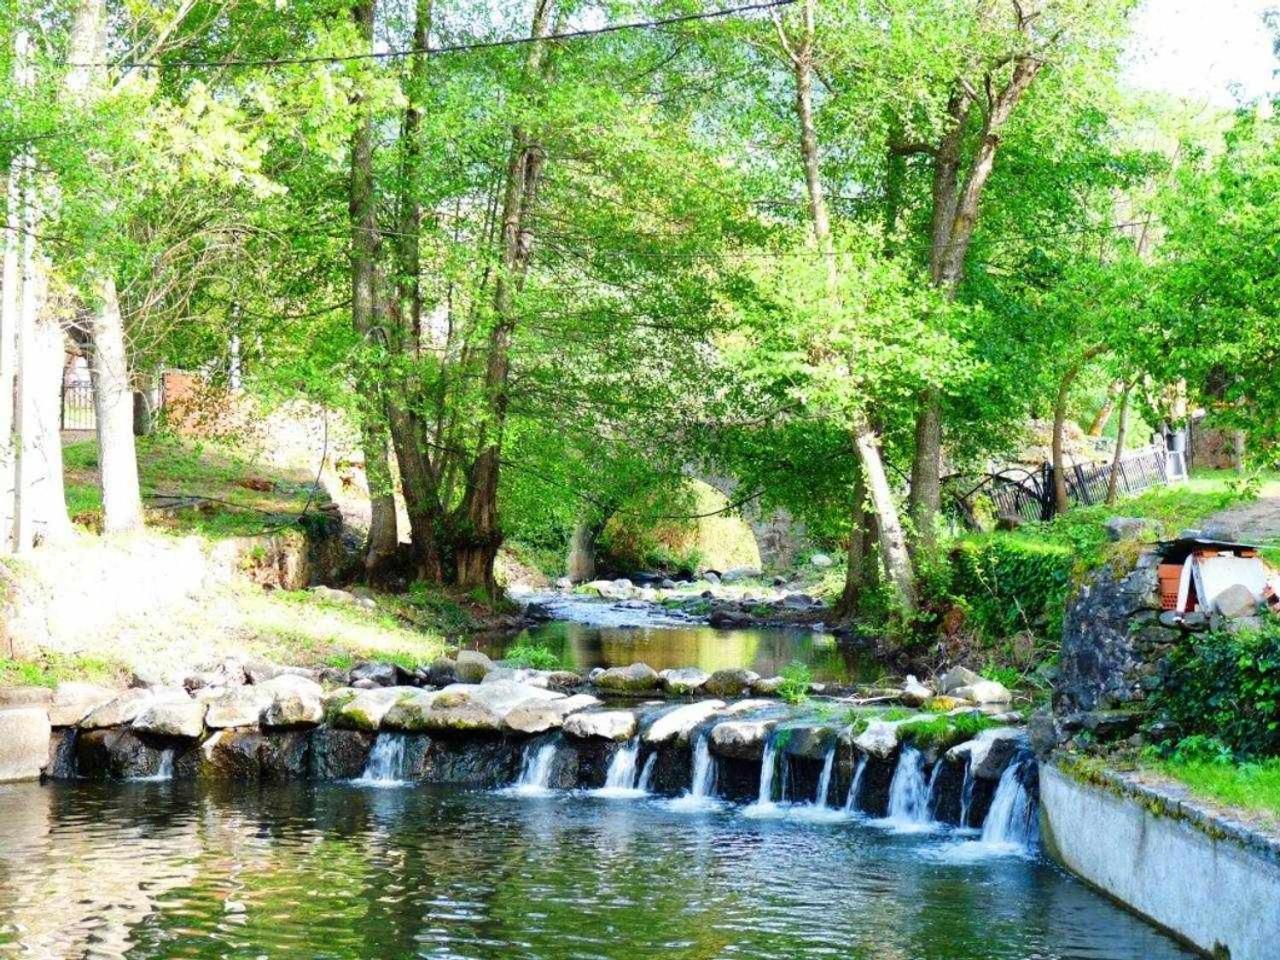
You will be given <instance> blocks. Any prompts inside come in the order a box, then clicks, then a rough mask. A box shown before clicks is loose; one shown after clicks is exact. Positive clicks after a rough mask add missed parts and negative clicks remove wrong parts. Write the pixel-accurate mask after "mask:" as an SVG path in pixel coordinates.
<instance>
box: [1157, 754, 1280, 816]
mask: <svg viewBox="0 0 1280 960" xmlns="http://www.w3.org/2000/svg"><path fill="white" fill-rule="evenodd" d="M1154 766H1155V769H1156V770H1157V771H1158V772H1160V773H1162V774H1164V775H1165V776H1168V777H1172V778H1173V779H1174V780H1177V781H1179V782H1180V783H1183V784H1185V785H1186V786H1187V787H1189V788H1190V789H1191V792H1192V793H1193V794H1195V795H1196V796H1199V797H1202V798H1205V799H1208V800H1211V801H1216V802H1218V803H1223V804H1227V805H1229V806H1232V807H1236V808H1239V809H1242V810H1249V811H1253V812H1257V813H1262V814H1264V815H1267V816H1269V817H1271V818H1272V821H1273V823H1274V822H1280V758H1277V759H1269V760H1262V761H1258V762H1254V763H1223V762H1221V759H1220V757H1219V756H1217V755H1214V754H1213V753H1212V752H1210V755H1209V757H1208V758H1207V759H1194V758H1190V759H1189V758H1176V757H1175V758H1174V759H1171V760H1166V761H1160V762H1156V763H1155V764H1154Z"/></svg>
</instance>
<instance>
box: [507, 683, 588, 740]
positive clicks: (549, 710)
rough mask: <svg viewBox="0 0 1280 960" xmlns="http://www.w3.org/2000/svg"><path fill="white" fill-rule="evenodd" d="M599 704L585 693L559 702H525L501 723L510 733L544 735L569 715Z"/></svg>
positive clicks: (517, 706) (556, 727) (509, 713)
mask: <svg viewBox="0 0 1280 960" xmlns="http://www.w3.org/2000/svg"><path fill="white" fill-rule="evenodd" d="M599 703H600V701H599V700H598V699H596V698H595V697H592V696H589V695H588V694H585V693H579V694H575V695H574V696H572V697H564V698H563V699H561V700H526V701H525V702H524V703H520V704H517V705H516V706H514V707H512V708H511V710H509V711H508V712H507V715H506V716H505V717H503V718H502V723H503V726H505V727H506V728H507V729H508V730H510V731H511V732H512V733H523V734H535V733H545V732H546V731H548V730H556V729H558V728H559V727H561V726H563V725H564V721H565V718H566V717H568V716H569V715H570V714H573V713H577V712H578V711H579V710H586V709H587V708H588V707H594V706H598V705H599Z"/></svg>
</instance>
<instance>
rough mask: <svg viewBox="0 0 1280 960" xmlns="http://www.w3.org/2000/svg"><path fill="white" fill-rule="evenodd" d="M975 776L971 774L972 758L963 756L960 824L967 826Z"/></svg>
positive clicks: (971, 805)
mask: <svg viewBox="0 0 1280 960" xmlns="http://www.w3.org/2000/svg"><path fill="white" fill-rule="evenodd" d="M975 781H976V778H975V777H974V775H973V760H972V759H970V758H967V757H966V758H965V761H964V784H963V786H961V787H960V826H961V827H962V828H967V827H968V826H969V811H970V809H972V807H973V788H974V785H975Z"/></svg>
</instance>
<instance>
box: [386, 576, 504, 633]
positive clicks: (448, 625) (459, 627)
mask: <svg viewBox="0 0 1280 960" xmlns="http://www.w3.org/2000/svg"><path fill="white" fill-rule="evenodd" d="M487 599H488V598H487V597H486V598H485V600H486V601H487ZM405 602H406V603H407V604H408V605H409V606H410V607H411V608H412V610H413V611H414V612H415V613H416V614H417V615H418V617H417V619H418V621H419V624H420V625H423V626H427V625H429V626H431V627H434V628H435V629H437V630H440V631H441V632H443V633H446V634H454V633H462V632H464V631H467V630H472V629H474V628H475V626H476V619H475V617H474V616H472V614H471V613H470V612H469V611H468V610H467V609H466V607H464V606H463V605H462V604H460V603H459V602H458V601H457V600H456V599H455V598H454V597H452V596H451V595H450V594H449V593H447V592H446V591H444V590H442V589H440V588H439V587H438V586H435V585H434V584H428V583H423V582H422V581H420V580H419V581H415V582H414V583H413V584H412V585H410V587H409V591H408V593H407V594H406V595H405Z"/></svg>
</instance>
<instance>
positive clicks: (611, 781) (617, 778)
mask: <svg viewBox="0 0 1280 960" xmlns="http://www.w3.org/2000/svg"><path fill="white" fill-rule="evenodd" d="M656 756H657V753H656V752H655V753H651V754H650V755H649V759H648V760H647V761H645V765H644V770H643V771H640V777H639V781H638V785H637V778H636V774H637V770H636V763H637V761H638V760H639V758H640V738H639V737H632V738H631V739H630V740H628V741H627V743H626V744H625V745H624V746H622V747H619V748H618V751H617V753H615V754H614V755H613V759H612V760H610V761H609V770H608V772H606V774H605V779H604V786H603V787H602V788H601V789H599V790H596V791H594V793H595V794H596V795H597V796H601V797H639V796H643V795H644V794H646V793H648V792H649V791H648V788H647V786H645V778H646V777H648V778H649V779H650V780H651V779H652V778H653V761H654V758H655V757H656Z"/></svg>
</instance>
